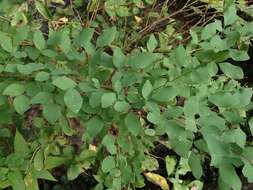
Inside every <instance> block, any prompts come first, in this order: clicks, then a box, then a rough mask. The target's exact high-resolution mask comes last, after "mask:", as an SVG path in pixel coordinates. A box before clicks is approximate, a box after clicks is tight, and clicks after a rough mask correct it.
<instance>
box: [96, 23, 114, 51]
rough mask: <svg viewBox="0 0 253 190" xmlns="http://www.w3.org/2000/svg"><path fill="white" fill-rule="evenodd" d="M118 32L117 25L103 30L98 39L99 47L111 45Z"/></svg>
mask: <svg viewBox="0 0 253 190" xmlns="http://www.w3.org/2000/svg"><path fill="white" fill-rule="evenodd" d="M116 34H117V29H116V27H111V28H107V29H105V30H103V32H102V34H101V35H100V36H99V37H98V39H97V47H104V46H107V45H110V44H111V43H112V42H113V40H114V39H115V37H116Z"/></svg>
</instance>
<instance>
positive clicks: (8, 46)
mask: <svg viewBox="0 0 253 190" xmlns="http://www.w3.org/2000/svg"><path fill="white" fill-rule="evenodd" d="M0 44H1V47H2V48H3V49H4V50H5V51H8V52H10V53H11V52H12V49H13V47H12V39H11V38H10V37H9V36H7V35H6V34H4V33H2V32H0Z"/></svg>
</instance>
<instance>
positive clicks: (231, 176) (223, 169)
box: [219, 163, 242, 190]
mask: <svg viewBox="0 0 253 190" xmlns="http://www.w3.org/2000/svg"><path fill="white" fill-rule="evenodd" d="M219 174H220V178H221V180H222V181H223V182H224V183H225V184H226V185H227V186H229V187H230V188H232V189H233V190H238V189H242V183H241V180H240V178H239V177H238V175H237V173H236V171H235V169H234V167H233V166H232V165H231V164H229V163H223V164H221V165H220V166H219Z"/></svg>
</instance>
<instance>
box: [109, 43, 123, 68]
mask: <svg viewBox="0 0 253 190" xmlns="http://www.w3.org/2000/svg"><path fill="white" fill-rule="evenodd" d="M112 59H113V64H114V65H115V67H117V68H121V67H122V66H123V65H124V62H125V60H126V56H125V55H124V53H123V52H122V50H121V49H120V48H118V47H116V48H115V49H114V50H113V58H112Z"/></svg>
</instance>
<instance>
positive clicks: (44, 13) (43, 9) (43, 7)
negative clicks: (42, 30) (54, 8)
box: [35, 0, 52, 20]
mask: <svg viewBox="0 0 253 190" xmlns="http://www.w3.org/2000/svg"><path fill="white" fill-rule="evenodd" d="M35 7H36V9H37V10H38V11H39V13H40V14H41V15H42V16H43V17H44V18H46V19H49V20H50V19H51V18H52V16H51V14H50V12H49V10H48V8H47V6H46V5H44V4H43V3H41V2H40V1H39V0H36V1H35Z"/></svg>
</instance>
